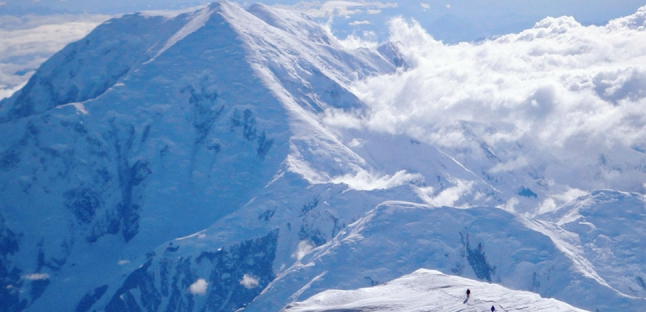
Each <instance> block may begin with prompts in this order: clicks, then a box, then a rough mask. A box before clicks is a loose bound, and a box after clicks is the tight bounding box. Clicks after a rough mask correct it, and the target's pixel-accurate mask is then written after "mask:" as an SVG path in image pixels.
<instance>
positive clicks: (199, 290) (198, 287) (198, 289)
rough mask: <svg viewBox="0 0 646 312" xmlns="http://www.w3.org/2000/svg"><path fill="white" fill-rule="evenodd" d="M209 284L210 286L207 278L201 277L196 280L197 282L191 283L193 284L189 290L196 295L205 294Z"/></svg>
mask: <svg viewBox="0 0 646 312" xmlns="http://www.w3.org/2000/svg"><path fill="white" fill-rule="evenodd" d="M207 286H209V283H207V282H206V280H205V279H203V278H200V279H198V280H197V281H195V283H193V284H191V286H190V287H189V288H188V291H190V292H191V293H192V294H194V295H204V294H206V287H207Z"/></svg>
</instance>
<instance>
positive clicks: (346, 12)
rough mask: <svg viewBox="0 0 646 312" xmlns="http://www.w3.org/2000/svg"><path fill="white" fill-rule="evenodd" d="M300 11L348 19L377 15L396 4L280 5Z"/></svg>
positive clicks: (316, 15)
mask: <svg viewBox="0 0 646 312" xmlns="http://www.w3.org/2000/svg"><path fill="white" fill-rule="evenodd" d="M280 6H282V7H289V8H295V9H298V10H301V11H303V12H305V13H307V14H308V15H310V16H313V17H334V16H345V17H349V16H351V15H354V14H361V13H364V10H365V13H368V14H379V13H381V11H382V10H383V9H387V8H396V7H397V6H398V5H397V3H396V2H388V3H383V2H379V1H365V0H363V1H325V2H323V3H322V4H321V3H320V2H318V1H312V2H300V3H297V4H295V5H280Z"/></svg>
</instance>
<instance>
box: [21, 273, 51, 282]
mask: <svg viewBox="0 0 646 312" xmlns="http://www.w3.org/2000/svg"><path fill="white" fill-rule="evenodd" d="M24 278H25V279H27V280H30V281H38V280H46V279H49V274H47V273H33V274H27V275H25V276H24Z"/></svg>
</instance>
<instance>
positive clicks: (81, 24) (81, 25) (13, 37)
mask: <svg viewBox="0 0 646 312" xmlns="http://www.w3.org/2000/svg"><path fill="white" fill-rule="evenodd" d="M107 18H108V16H104V15H51V16H43V17H41V16H38V17H33V16H25V17H11V16H6V17H3V18H2V19H0V99H2V98H4V97H8V96H11V94H13V93H14V91H15V90H16V88H17V87H18V86H20V85H22V84H24V83H25V82H26V81H27V80H28V79H29V78H30V77H31V75H32V74H33V72H34V70H35V69H36V68H38V67H39V66H40V65H41V64H42V63H43V62H44V61H45V60H46V59H47V58H48V57H49V56H51V55H52V54H54V53H56V52H57V51H59V50H60V49H62V48H63V47H64V46H65V45H66V44H68V43H70V42H72V41H75V40H78V39H80V38H82V37H84V36H85V35H87V34H88V33H89V32H90V31H91V30H92V29H94V28H95V27H96V26H97V25H98V24H99V23H100V22H102V21H104V20H106V19H107Z"/></svg>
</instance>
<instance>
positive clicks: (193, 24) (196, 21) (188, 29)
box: [143, 6, 214, 65]
mask: <svg viewBox="0 0 646 312" xmlns="http://www.w3.org/2000/svg"><path fill="white" fill-rule="evenodd" d="M213 11H214V9H212V8H211V6H207V7H205V8H203V9H199V10H198V11H193V14H195V15H196V16H195V17H193V18H192V19H191V20H190V21H189V22H188V23H186V25H184V27H182V29H180V30H179V31H178V32H176V33H175V34H174V35H173V36H171V37H170V38H169V39H168V40H167V41H166V43H165V44H164V46H163V47H162V48H161V49H160V50H159V51H158V52H157V54H155V56H153V57H152V58H151V59H150V60H148V61H146V62H144V63H143V65H146V64H148V63H151V62H153V61H155V59H156V58H157V57H158V56H160V55H162V54H163V53H164V52H166V50H168V49H169V48H170V47H172V46H174V45H175V44H176V43H177V42H178V41H180V40H182V39H184V38H186V36H188V35H190V34H192V33H193V32H195V31H196V30H198V29H200V28H202V27H203V26H204V25H205V24H206V22H207V21H208V20H209V17H210V16H211V14H213ZM189 12H190V11H189Z"/></svg>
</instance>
